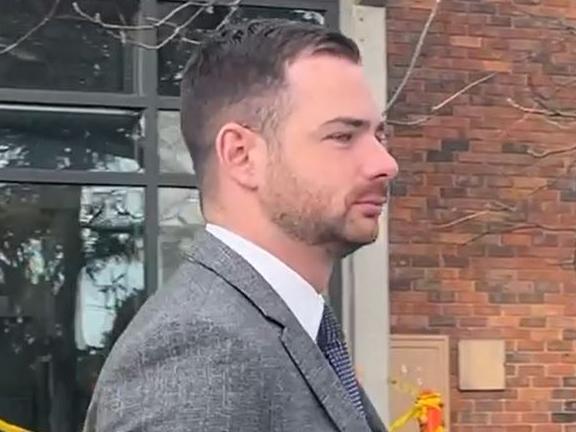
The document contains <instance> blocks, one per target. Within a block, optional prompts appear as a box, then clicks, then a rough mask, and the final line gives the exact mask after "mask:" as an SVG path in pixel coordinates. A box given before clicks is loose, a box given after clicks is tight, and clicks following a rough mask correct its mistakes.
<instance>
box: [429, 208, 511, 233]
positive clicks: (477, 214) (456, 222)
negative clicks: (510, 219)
mask: <svg viewBox="0 0 576 432" xmlns="http://www.w3.org/2000/svg"><path fill="white" fill-rule="evenodd" d="M504 212H505V210H482V211H479V212H475V213H472V214H469V215H466V216H462V217H460V218H458V219H455V220H453V221H450V222H446V223H443V224H439V225H434V228H437V229H445V228H451V227H453V226H456V225H460V224H462V223H464V222H468V221H470V220H473V219H478V218H479V217H481V216H484V215H489V214H502V213H504Z"/></svg>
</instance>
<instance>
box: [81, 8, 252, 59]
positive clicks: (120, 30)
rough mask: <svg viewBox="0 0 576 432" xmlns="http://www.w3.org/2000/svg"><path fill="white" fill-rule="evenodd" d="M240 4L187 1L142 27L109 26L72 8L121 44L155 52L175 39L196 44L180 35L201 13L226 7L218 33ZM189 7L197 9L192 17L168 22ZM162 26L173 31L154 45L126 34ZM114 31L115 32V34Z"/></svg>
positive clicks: (95, 17) (99, 18)
mask: <svg viewBox="0 0 576 432" xmlns="http://www.w3.org/2000/svg"><path fill="white" fill-rule="evenodd" d="M240 2H241V0H229V1H223V0H195V1H188V2H186V3H183V4H181V5H180V6H178V7H177V8H175V9H174V10H172V11H170V13H168V14H166V15H165V16H164V17H162V18H160V19H156V18H147V20H148V21H150V22H152V24H143V25H122V24H110V23H106V22H104V21H102V18H101V17H100V15H99V14H95V15H94V16H92V15H90V14H88V13H86V12H85V11H83V10H82V9H81V8H80V6H79V5H78V3H77V2H74V3H73V8H74V10H75V11H76V13H77V14H78V15H79V16H81V17H82V18H84V19H86V20H87V21H90V22H91V23H93V24H96V25H98V26H100V27H102V28H104V29H106V30H107V31H108V33H109V34H110V35H111V36H112V37H114V38H116V39H119V40H120V41H121V42H122V43H123V44H126V43H130V44H132V45H135V46H138V47H141V48H146V49H151V50H157V49H161V48H163V47H164V46H166V45H167V44H168V43H170V42H171V41H173V40H174V39H175V38H176V37H179V38H180V40H181V41H183V42H187V43H191V44H198V43H199V41H197V40H194V39H190V38H188V37H185V36H184V35H183V34H182V33H183V32H184V31H185V30H186V29H187V28H188V27H190V26H191V25H192V23H193V22H194V21H195V20H196V19H197V18H198V17H199V16H200V15H202V14H203V13H212V12H211V11H212V8H213V7H214V6H224V7H228V8H229V10H228V13H227V14H226V16H225V17H224V18H223V19H222V21H221V22H220V24H219V25H218V27H217V28H216V29H215V31H218V30H219V29H221V28H222V27H223V26H224V25H226V24H227V23H228V22H229V21H230V18H231V17H232V15H234V13H235V12H236V11H237V10H238V5H239V4H240ZM189 7H197V8H198V9H197V10H195V11H194V12H193V13H192V15H191V16H190V17H189V18H188V19H187V20H186V21H184V23H182V24H180V25H178V24H175V23H173V22H171V21H170V20H171V19H172V18H174V17H175V16H176V15H177V14H178V13H180V12H182V11H184V10H185V9H187V8H189ZM162 26H168V27H171V28H172V29H173V30H172V32H171V33H170V34H169V35H168V36H167V37H166V38H164V39H163V40H162V41H160V42H158V43H156V44H147V43H145V42H141V41H139V40H137V39H135V38H132V37H129V36H128V32H132V31H146V30H156V29H159V28H161V27H162ZM114 30H117V32H115V31H114Z"/></svg>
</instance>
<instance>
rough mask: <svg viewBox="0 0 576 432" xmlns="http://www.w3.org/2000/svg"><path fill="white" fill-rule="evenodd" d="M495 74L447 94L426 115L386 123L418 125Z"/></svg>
mask: <svg viewBox="0 0 576 432" xmlns="http://www.w3.org/2000/svg"><path fill="white" fill-rule="evenodd" d="M497 74H498V72H492V73H490V74H488V75H486V76H483V77H482V78H479V79H477V80H476V81H474V82H472V83H470V84H467V85H466V86H464V87H462V88H461V89H460V90H458V91H457V92H456V93H454V94H452V95H450V96H448V97H447V98H446V99H444V100H443V101H442V102H440V103H439V104H436V105H434V106H433V107H432V109H431V110H430V114H428V115H426V116H423V117H419V118H417V119H414V120H392V119H390V120H388V123H390V124H391V125H397V126H418V125H421V124H424V123H426V122H427V121H429V120H430V119H431V118H432V117H433V114H434V113H435V112H436V111H439V110H441V109H442V108H444V107H445V106H446V105H448V104H449V103H450V102H452V101H453V100H454V99H456V98H457V97H458V96H461V95H463V94H464V93H466V92H467V91H469V90H470V89H472V88H474V87H476V86H477V85H480V84H482V83H483V82H485V81H488V80H489V79H491V78H493V77H495V76H496V75H497Z"/></svg>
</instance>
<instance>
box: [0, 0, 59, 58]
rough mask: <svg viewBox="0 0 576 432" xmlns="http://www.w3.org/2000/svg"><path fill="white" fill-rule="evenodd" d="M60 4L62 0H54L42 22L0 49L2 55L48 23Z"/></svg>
mask: <svg viewBox="0 0 576 432" xmlns="http://www.w3.org/2000/svg"><path fill="white" fill-rule="evenodd" d="M59 5H60V0H54V2H53V3H52V7H51V8H50V10H49V11H48V13H47V14H46V15H45V16H44V18H42V20H40V22H39V23H38V24H36V25H35V26H34V27H32V28H31V29H30V30H28V31H27V32H26V33H24V34H23V35H22V36H20V37H19V38H18V39H16V40H15V41H14V42H13V43H11V44H10V45H8V46H6V47H4V48H3V49H2V50H0V55H2V54H6V53H8V52H10V51H12V50H13V49H15V48H16V47H18V45H20V44H21V43H23V42H24V41H26V40H27V39H28V38H29V37H30V36H32V35H33V34H34V33H35V32H37V31H38V30H40V29H41V28H42V27H44V26H45V25H46V23H47V22H48V21H50V20H51V19H52V17H53V16H54V14H55V13H56V10H57V9H58V6H59Z"/></svg>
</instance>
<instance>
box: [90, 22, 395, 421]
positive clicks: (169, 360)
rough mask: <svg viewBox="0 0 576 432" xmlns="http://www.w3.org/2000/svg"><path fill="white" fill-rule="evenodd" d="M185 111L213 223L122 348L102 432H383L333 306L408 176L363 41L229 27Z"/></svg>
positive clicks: (99, 415) (103, 379)
mask: <svg viewBox="0 0 576 432" xmlns="http://www.w3.org/2000/svg"><path fill="white" fill-rule="evenodd" d="M181 116H182V131H183V135H184V137H185V141H186V143H187V145H188V147H189V149H190V152H191V154H192V158H193V160H194V163H195V168H196V172H197V176H198V182H199V189H200V192H201V203H202V209H203V214H204V217H205V219H206V221H207V227H206V229H203V230H201V231H200V232H199V233H198V235H197V238H196V240H195V244H194V246H193V247H192V249H191V250H190V252H189V256H188V260H187V262H186V264H184V265H183V267H182V268H181V269H180V270H179V272H178V274H177V276H176V277H175V278H174V279H173V280H172V281H171V282H170V283H169V284H168V285H167V286H165V287H161V289H160V290H159V291H158V293H156V294H155V295H154V296H153V297H152V298H151V299H149V300H148V302H147V303H146V304H145V305H144V306H143V307H142V309H141V310H140V312H139V313H138V314H137V315H136V317H135V318H134V320H133V321H132V322H131V323H130V325H129V327H128V328H127V330H126V331H125V333H124V334H123V335H122V336H121V337H120V339H119V340H118V342H117V344H116V346H115V347H114V349H113V350H112V352H111V354H110V356H109V358H108V360H107V362H106V364H105V366H104V368H103V370H102V373H101V375H100V378H99V382H98V385H97V387H96V389H95V393H94V396H93V400H92V403H91V406H90V409H89V414H88V418H87V421H86V427H85V431H88V432H92V431H97V432H112V431H113V432H128V431H170V432H180V431H182V432H184V431H214V432H220V431H243V432H244V431H245V432H252V431H254V432H255V431H266V432H268V431H293V432H306V431H310V432H312V431H313V432H328V431H341V432H344V431H360V432H363V431H366V432H368V431H384V426H383V425H382V423H381V422H380V420H379V419H378V416H377V414H376V412H375V410H374V407H373V406H372V405H371V404H370V402H369V401H368V399H367V398H366V397H365V394H364V392H363V391H362V389H361V387H360V385H359V384H358V382H357V380H356V378H355V377H354V372H353V369H352V365H351V362H350V357H349V355H348V353H347V351H346V347H345V345H344V343H343V339H342V334H341V332H340V329H339V327H338V324H337V322H336V321H335V319H334V316H333V314H332V313H331V311H330V309H329V308H328V307H327V306H326V305H324V302H323V300H322V297H321V294H322V293H324V292H325V291H326V289H327V287H328V281H329V278H330V274H331V271H332V269H333V266H334V264H335V262H337V261H338V260H339V259H340V258H341V257H343V256H345V255H347V254H349V253H351V252H353V251H354V250H356V249H357V248H359V247H361V246H362V245H365V244H368V243H371V242H373V241H374V240H375V239H376V237H377V234H378V218H379V215H380V213H381V210H382V206H383V205H384V204H385V202H386V197H387V184H388V182H389V181H390V180H391V179H392V178H393V177H394V176H395V175H396V173H397V169H398V167H397V164H396V162H395V160H394V159H393V158H392V157H391V156H390V154H389V153H388V150H387V148H386V146H385V142H384V141H385V138H384V131H383V124H382V121H381V117H380V113H379V111H378V108H377V106H376V103H375V102H374V100H373V98H372V95H371V93H370V90H369V87H368V83H367V82H366V79H365V77H364V75H363V72H362V68H361V66H360V56H359V53H358V49H357V47H356V45H355V44H354V43H353V42H352V41H351V40H349V39H347V38H345V37H344V36H342V35H340V34H338V33H332V32H330V31H328V30H326V29H324V28H321V27H316V26H312V25H309V24H299V23H293V22H288V21H276V20H263V21H253V22H250V23H245V24H240V25H237V26H235V27H232V28H229V29H227V30H225V31H222V32H221V33H219V34H217V35H215V36H214V37H212V38H211V39H210V40H209V41H207V42H206V43H204V44H203V45H201V46H200V47H199V48H198V50H197V52H196V54H195V56H194V58H192V59H191V61H190V62H189V64H188V66H187V68H186V71H185V74H184V77H183V83H182V113H181Z"/></svg>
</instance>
